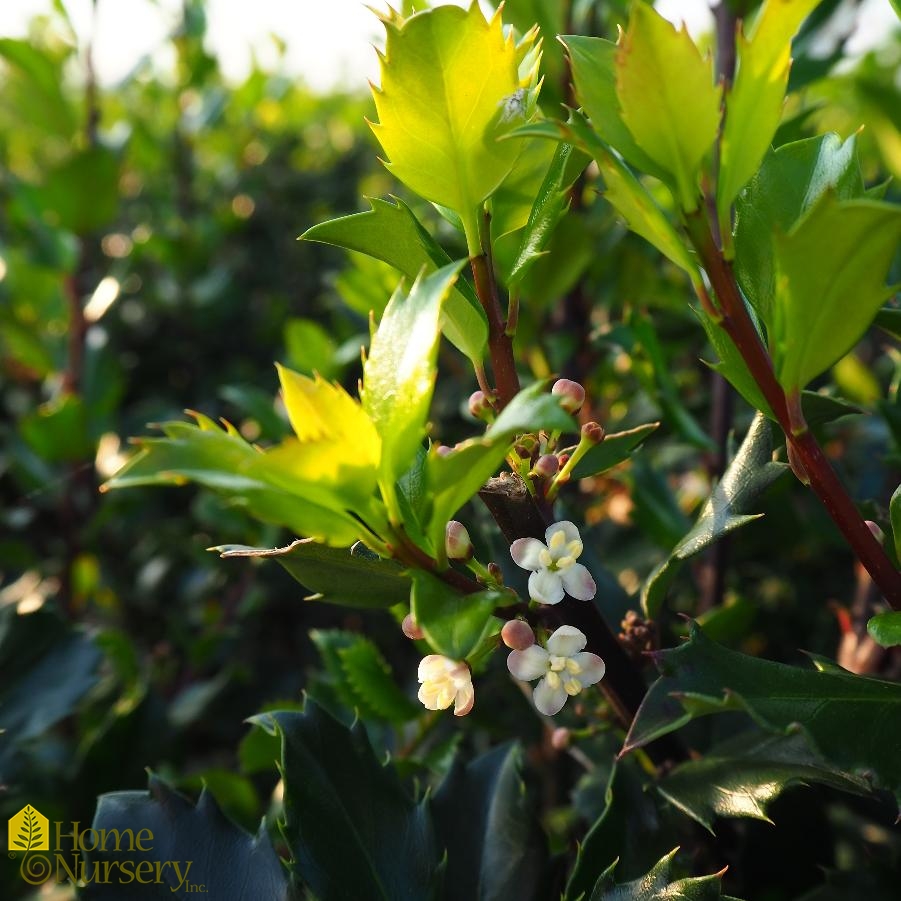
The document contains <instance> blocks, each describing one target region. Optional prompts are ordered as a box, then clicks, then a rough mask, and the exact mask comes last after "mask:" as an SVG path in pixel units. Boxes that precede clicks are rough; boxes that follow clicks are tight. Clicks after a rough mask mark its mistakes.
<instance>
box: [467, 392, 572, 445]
mask: <svg viewBox="0 0 901 901" xmlns="http://www.w3.org/2000/svg"><path fill="white" fill-rule="evenodd" d="M576 428H577V426H576V422H575V420H574V419H573V418H572V416H570V415H569V413H567V412H566V411H565V410H564V409H563V407H561V406H560V401H559V400H558V399H557V397H555V396H554V395H553V394H551V393H550V392H549V391H548V390H547V383H546V382H536V383H535V384H533V385H529V387H528V388H523V390H522V391H520V392H519V394H517V395H516V397H514V398H513V400H511V401H510V403H509V404H507V406H506V407H504V409H503V410H502V411H501V415H500V416H498V418H497V419H496V420H495V421H494V422H493V423H492V424H491V425H490V426H489V427H488V431H487V432H486V433H485V437H486V438H497V437H499V436H501V435H503V436H510V435H520V434H523V433H525V432H537V431H538V430H539V429H545V430H547V431H554V430H559V431H561V432H566V431H575V430H576Z"/></svg>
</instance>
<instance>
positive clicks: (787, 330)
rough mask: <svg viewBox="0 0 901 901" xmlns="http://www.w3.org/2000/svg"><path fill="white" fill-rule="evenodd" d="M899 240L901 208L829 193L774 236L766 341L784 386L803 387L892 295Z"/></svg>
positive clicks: (837, 355)
mask: <svg viewBox="0 0 901 901" xmlns="http://www.w3.org/2000/svg"><path fill="white" fill-rule="evenodd" d="M899 242H901V206H891V205H889V204H883V203H877V202H875V201H869V200H848V201H844V202H840V201H838V200H836V199H835V197H834V196H833V195H831V194H827V195H826V196H825V197H824V198H823V199H822V200H821V201H820V202H819V203H818V204H817V205H816V206H815V207H813V208H812V209H811V210H810V212H809V213H808V214H807V215H806V216H805V217H804V218H803V219H802V220H801V221H800V222H799V223H798V225H797V226H796V227H795V228H794V229H793V230H792V231H791V232H789V233H788V234H787V235H779V234H777V235H776V237H775V269H776V294H775V309H774V311H773V336H772V341H771V343H772V344H773V346H774V365H775V369H776V375H777V376H778V378H779V381H780V383H781V384H782V386H783V387H784V388H786V389H787V390H788V391H792V390H795V389H800V388H803V387H805V386H806V385H807V384H808V382H810V381H811V380H812V379H814V378H816V376H818V375H819V374H820V373H821V372H823V371H824V370H826V369H828V368H829V366H831V365H832V364H833V363H835V362H836V361H837V360H839V359H840V358H841V357H843V356H844V355H845V354H846V353H847V352H848V351H849V350H851V348H852V347H853V346H854V345H855V344H856V343H857V341H858V340H860V338H861V336H862V335H863V333H864V332H865V331H866V330H867V328H868V327H869V325H870V323H871V322H872V321H873V318H874V317H875V315H876V313H877V311H878V310H879V308H880V307H881V306H882V304H883V302H884V301H885V299H886V298H887V297H888V295H889V294H890V290H889V289H888V288H887V287H886V285H885V279H886V276H887V275H888V271H889V267H890V266H891V263H892V260H893V258H894V256H895V252H896V251H897V249H898V244H899ZM852 301H853V302H852Z"/></svg>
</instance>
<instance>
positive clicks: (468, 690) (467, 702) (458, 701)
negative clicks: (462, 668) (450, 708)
mask: <svg viewBox="0 0 901 901" xmlns="http://www.w3.org/2000/svg"><path fill="white" fill-rule="evenodd" d="M475 700H476V693H475V690H474V689H473V687H472V683H471V682H470V683H469V685H467V686H465V687H464V688H461V689H460V690H459V691H458V692H457V697H456V698H455V700H454V716H466V714H467V713H469V711H470V710H472V705H473V704H475Z"/></svg>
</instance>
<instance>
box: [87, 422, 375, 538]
mask: <svg viewBox="0 0 901 901" xmlns="http://www.w3.org/2000/svg"><path fill="white" fill-rule="evenodd" d="M193 415H194V417H195V419H196V420H197V424H196V425H194V424H192V423H187V422H167V423H164V424H163V425H162V426H160V428H161V429H162V430H163V432H164V433H165V435H166V437H165V438H141V439H139V440H138V442H137V444H138V447H139V448H140V450H139V451H138V453H137V454H135V456H134V457H132V458H131V460H129V462H128V463H126V465H125V466H124V467H123V468H122V469H121V470H119V472H118V473H116V475H115V476H113V478H112V479H110V480H109V481H108V482H107V483H106V484H105V485H103V486H102V488H101V490H102V491H108V490H110V489H113V488H131V487H134V486H141V485H184V484H185V483H186V482H195V483H196V484H198V485H203V486H204V487H205V488H210V489H212V490H214V491H216V492H217V493H219V494H222V495H224V496H225V497H227V498H228V499H229V500H230V501H232V502H233V503H234V504H235V505H236V506H239V507H243V508H245V509H246V510H247V511H248V513H250V514H251V515H252V516H255V517H257V518H259V519H261V520H263V521H265V522H274V523H278V524H280V525H283V526H287V527H288V528H289V529H292V530H293V531H294V532H295V533H298V534H301V535H310V536H312V537H314V538H317V539H319V540H321V541H324V542H328V543H330V544H335V545H343V546H345V547H346V546H347V545H349V544H351V543H353V542H354V541H355V540H356V539H357V538H358V537H359V536H360V525H359V523H358V522H357V521H356V520H354V519H353V517H351V516H349V515H348V514H347V513H346V512H345V511H346V508H347V507H348V506H350V504H351V503H352V502H353V501H352V499H351V498H347V499H345V498H344V497H342V496H341V494H340V491H329V490H328V489H327V488H326V487H324V486H323V484H322V483H321V482H320V481H319V480H318V478H317V476H318V473H317V472H315V471H313V472H310V471H307V472H292V471H291V469H290V467H289V466H287V465H283V464H282V463H281V462H278V458H277V457H275V458H274V460H272V459H270V457H269V455H267V454H264V453H263V452H261V451H260V450H259V449H258V448H256V447H254V446H253V445H251V444H248V443H247V442H246V441H245V440H244V439H243V438H242V437H241V436H240V435H239V434H238V432H237V431H236V430H235V429H234V428H232V427H231V426H229V427H228V430H227V431H223V430H222V429H220V428H219V427H218V426H217V425H216V424H215V423H214V422H212V420H210V419H208V418H207V417H205V416H202V415H201V414H199V413H195V414H193ZM279 447H284V445H280V446H279ZM288 462H290V461H288ZM358 487H359V486H357V487H356V488H355V489H354V490H353V493H354V494H357V492H358Z"/></svg>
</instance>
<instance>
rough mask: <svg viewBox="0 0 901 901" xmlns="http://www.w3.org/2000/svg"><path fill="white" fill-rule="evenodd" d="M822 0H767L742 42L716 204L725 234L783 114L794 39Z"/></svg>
mask: <svg viewBox="0 0 901 901" xmlns="http://www.w3.org/2000/svg"><path fill="white" fill-rule="evenodd" d="M819 2H820V0H793V2H791V3H786V2H785V0H766V3H764V5H763V8H762V9H761V10H760V12H759V13H758V15H757V17H756V18H755V19H754V24H753V26H752V27H751V28H750V29H748V30H747V31H745V29H744V28H742V29H741V30H740V31H739V34H738V40H737V69H736V73H735V80H734V82H733V83H732V87H731V89H730V90H729V91H728V92H727V94H726V118H725V122H724V124H723V136H722V141H721V144H720V171H719V178H718V180H717V195H716V205H717V211H718V214H719V218H720V222H721V223H722V224H723V225H724V226H725V231H724V234H728V232H729V231H730V230H731V228H730V223H729V208H730V206H731V204H732V201H733V200H735V197H736V195H737V194H738V192H739V191H740V190H741V188H742V186H743V185H745V184H746V183H747V181H748V179H749V178H751V176H752V175H753V174H754V172H755V171H756V170H757V167H758V166H759V165H760V161H761V160H762V159H763V156H764V154H765V153H766V151H767V148H768V147H769V146H770V141H771V140H772V138H773V135H774V134H775V132H776V127H777V126H778V125H779V120H780V118H781V117H782V104H783V100H784V98H785V89H786V87H787V86H788V72H789V69H790V68H791V40H792V37H793V36H794V35H795V33H796V32H797V30H798V28H799V27H800V26H801V23H802V22H803V21H804V19H805V18H807V16H808V14H809V13H810V12H811V11H812V10H813V9H814V8H815V7H816V6H817V4H818V3H819Z"/></svg>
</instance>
